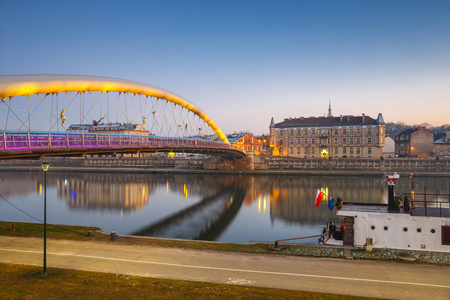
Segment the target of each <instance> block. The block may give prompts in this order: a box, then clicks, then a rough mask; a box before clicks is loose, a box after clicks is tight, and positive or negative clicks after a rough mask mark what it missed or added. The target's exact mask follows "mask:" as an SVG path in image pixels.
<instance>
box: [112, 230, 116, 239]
mask: <svg viewBox="0 0 450 300" xmlns="http://www.w3.org/2000/svg"><path fill="white" fill-rule="evenodd" d="M116 237H117V235H116V232H115V231H111V241H115V240H116Z"/></svg>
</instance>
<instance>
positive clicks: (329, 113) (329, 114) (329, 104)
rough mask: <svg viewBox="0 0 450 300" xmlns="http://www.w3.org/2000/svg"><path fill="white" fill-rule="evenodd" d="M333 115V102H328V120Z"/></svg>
mask: <svg viewBox="0 0 450 300" xmlns="http://www.w3.org/2000/svg"><path fill="white" fill-rule="evenodd" d="M332 116H333V115H332V114H331V100H328V115H327V118H330V117H332Z"/></svg>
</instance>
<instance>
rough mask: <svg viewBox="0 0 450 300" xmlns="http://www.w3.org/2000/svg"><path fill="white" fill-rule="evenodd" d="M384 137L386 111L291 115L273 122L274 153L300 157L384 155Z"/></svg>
mask: <svg viewBox="0 0 450 300" xmlns="http://www.w3.org/2000/svg"><path fill="white" fill-rule="evenodd" d="M384 139H385V128H384V119H383V115H382V114H381V113H380V114H378V117H377V118H376V119H373V118H371V117H369V116H366V115H365V114H362V115H361V116H343V115H341V116H339V117H333V116H332V115H331V109H330V110H329V113H328V116H327V117H309V118H304V117H299V118H288V119H284V121H282V122H279V123H275V122H274V120H273V118H272V120H271V123H270V147H271V148H272V153H273V155H274V156H289V157H298V158H318V157H323V158H327V157H331V158H352V157H354V158H357V157H361V158H371V157H377V158H379V157H381V156H382V154H383V146H384Z"/></svg>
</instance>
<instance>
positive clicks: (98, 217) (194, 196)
mask: <svg viewBox="0 0 450 300" xmlns="http://www.w3.org/2000/svg"><path fill="white" fill-rule="evenodd" d="M43 179H44V178H43V173H42V172H5V171H2V172H1V173H0V195H1V196H3V197H4V198H5V199H7V200H8V201H9V202H10V203H11V204H13V205H14V206H16V207H17V208H15V207H14V206H13V205H11V204H10V203H8V201H6V200H4V199H2V198H0V221H16V222H36V220H35V219H34V218H37V219H39V220H43V191H42V189H43ZM415 181H416V182H418V184H417V185H416V186H417V187H418V188H416V191H417V192H421V190H420V189H421V188H422V187H423V186H426V188H427V193H449V187H450V179H449V178H437V177H436V178H433V177H424V178H420V177H416V178H415ZM397 182H398V183H397V186H396V191H397V192H408V191H409V190H410V186H411V182H410V180H409V178H408V177H405V178H400V179H399V180H398V181H397ZM317 188H322V189H327V190H328V193H329V195H331V196H333V197H335V198H336V197H337V196H340V197H341V198H342V199H344V201H348V202H360V203H387V183H386V180H385V179H384V178H383V177H382V176H379V177H365V176H363V177H358V176H355V177H348V176H345V177H338V176H304V175H303V176H295V175H289V176H281V175H275V176H234V175H190V174H179V175H167V174H143V173H139V172H136V173H113V172H112V173H109V174H108V173H106V174H105V173H92V172H89V173H80V172H55V171H54V172H51V171H49V173H48V177H47V222H48V223H52V224H68V225H89V226H98V227H101V228H102V229H103V230H105V231H116V232H117V233H118V234H133V235H141V236H156V237H168V238H181V239H199V240H210V241H221V242H236V243H248V242H249V241H274V240H277V239H285V238H294V237H302V236H309V235H317V234H319V233H320V228H319V226H321V225H323V224H325V223H326V222H327V220H328V219H329V218H333V217H336V210H333V211H330V210H329V209H328V207H327V205H326V203H322V204H321V205H320V207H316V206H315V205H314V200H315V195H316V191H317ZM18 208H19V209H20V210H23V211H24V212H26V213H28V214H29V215H31V216H33V217H34V218H32V217H30V216H28V215H26V214H25V213H23V212H21V211H20V210H18ZM303 242H306V243H316V242H317V238H313V239H309V240H304V241H303Z"/></svg>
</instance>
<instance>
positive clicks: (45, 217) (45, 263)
mask: <svg viewBox="0 0 450 300" xmlns="http://www.w3.org/2000/svg"><path fill="white" fill-rule="evenodd" d="M41 167H42V170H44V274H45V273H47V171H48V168H49V167H50V163H48V162H43V163H42V164H41Z"/></svg>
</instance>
